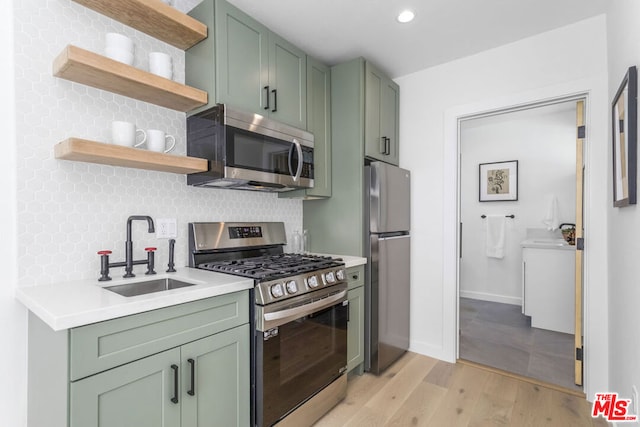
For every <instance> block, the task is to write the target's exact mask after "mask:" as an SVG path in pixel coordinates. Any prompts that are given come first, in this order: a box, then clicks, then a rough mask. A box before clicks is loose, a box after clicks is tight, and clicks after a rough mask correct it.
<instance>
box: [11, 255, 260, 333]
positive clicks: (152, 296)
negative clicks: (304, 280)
mask: <svg viewBox="0 0 640 427" xmlns="http://www.w3.org/2000/svg"><path fill="white" fill-rule="evenodd" d="M165 277H170V278H172V279H176V280H181V281H185V282H189V283H195V285H194V286H188V287H184V288H178V289H171V290H167V291H161V292H153V293H149V294H145V295H138V296H133V297H124V296H122V295H119V294H116V293H115V292H111V291H108V290H106V289H102V288H103V287H106V286H114V285H122V284H126V283H134V282H145V281H148V280H154V279H162V278H165ZM251 288H253V280H252V279H247V278H244V277H238V276H232V275H229V274H221V273H214V272H211V271H204V270H197V269H194V268H189V267H182V268H178V271H177V272H175V273H162V274H156V275H153V276H145V275H144V274H138V275H137V276H136V277H135V278H133V279H122V278H114V279H113V280H111V281H108V282H98V280H97V279H93V280H91V279H88V280H79V281H75V282H68V283H61V284H53V285H46V286H32V287H26V288H18V290H17V291H16V298H17V299H18V300H19V301H20V302H22V304H24V305H25V306H26V307H27V308H28V309H29V310H30V311H32V312H33V313H34V314H36V315H37V316H38V317H39V318H40V319H42V321H44V322H45V323H46V324H47V325H49V326H50V327H51V328H52V329H53V330H54V331H60V330H63V329H69V328H74V327H77V326H83V325H88V324H90V323H95V322H101V321H104V320H109V319H115V318H116V317H122V316H128V315H131V314H137V313H141V312H144V311H149V310H155V309H158V308H163V307H168V306H171V305H175V304H182V303H186V302H190V301H195V300H199V299H203V298H209V297H214V296H218V295H224V294H228V293H232V292H237V291H242V290H246V289H251Z"/></svg>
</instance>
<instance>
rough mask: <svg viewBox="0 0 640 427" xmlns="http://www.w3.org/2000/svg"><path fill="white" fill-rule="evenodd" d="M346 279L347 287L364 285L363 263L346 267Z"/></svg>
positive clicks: (352, 287)
mask: <svg viewBox="0 0 640 427" xmlns="http://www.w3.org/2000/svg"><path fill="white" fill-rule="evenodd" d="M347 280H348V282H349V289H354V288H357V287H358V286H363V285H364V265H358V266H356V267H350V268H347Z"/></svg>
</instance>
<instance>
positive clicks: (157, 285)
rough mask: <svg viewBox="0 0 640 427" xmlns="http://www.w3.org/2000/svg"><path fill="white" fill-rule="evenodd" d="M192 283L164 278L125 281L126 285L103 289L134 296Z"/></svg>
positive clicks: (182, 286) (191, 284)
mask: <svg viewBox="0 0 640 427" xmlns="http://www.w3.org/2000/svg"><path fill="white" fill-rule="evenodd" d="M193 285H195V283H187V282H181V281H180V280H175V279H169V278H165V279H155V280H148V281H146V282H135V283H127V284H126V285H115V286H107V287H105V289H107V290H109V291H111V292H115V293H117V294H120V295H122V296H125V297H135V296H137V295H144V294H150V293H153V292H162V291H168V290H170V289H178V288H185V287H187V286H193Z"/></svg>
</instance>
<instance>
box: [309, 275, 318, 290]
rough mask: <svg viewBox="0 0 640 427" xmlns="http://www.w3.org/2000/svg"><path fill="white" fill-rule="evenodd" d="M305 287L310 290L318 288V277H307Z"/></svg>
mask: <svg viewBox="0 0 640 427" xmlns="http://www.w3.org/2000/svg"><path fill="white" fill-rule="evenodd" d="M307 286H309V287H310V288H317V287H318V277H317V276H309V277H308V278H307Z"/></svg>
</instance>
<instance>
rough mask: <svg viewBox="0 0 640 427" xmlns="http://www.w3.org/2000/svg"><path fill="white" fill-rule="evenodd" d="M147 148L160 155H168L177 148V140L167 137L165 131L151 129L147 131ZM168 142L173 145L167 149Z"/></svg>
mask: <svg viewBox="0 0 640 427" xmlns="http://www.w3.org/2000/svg"><path fill="white" fill-rule="evenodd" d="M147 135H148V137H149V138H148V139H147V148H148V149H149V150H151V151H156V152H158V153H168V152H169V151H171V150H173V149H174V148H175V146H176V139H175V138H174V137H173V135H167V134H166V133H165V132H164V131H162V130H158V129H149V130H148V131H147ZM167 141H171V145H170V146H169V148H167Z"/></svg>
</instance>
